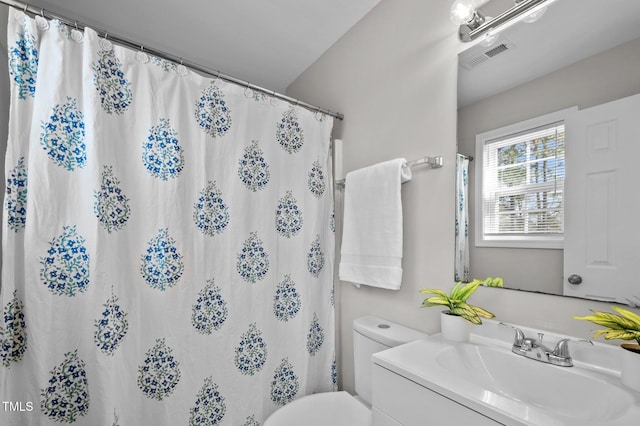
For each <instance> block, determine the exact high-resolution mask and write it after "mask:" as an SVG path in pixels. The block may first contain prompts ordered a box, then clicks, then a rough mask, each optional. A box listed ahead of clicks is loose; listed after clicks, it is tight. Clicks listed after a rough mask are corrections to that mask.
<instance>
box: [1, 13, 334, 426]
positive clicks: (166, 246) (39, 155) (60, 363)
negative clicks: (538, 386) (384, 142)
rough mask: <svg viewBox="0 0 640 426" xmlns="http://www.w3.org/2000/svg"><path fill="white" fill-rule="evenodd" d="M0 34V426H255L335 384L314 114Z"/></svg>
mask: <svg viewBox="0 0 640 426" xmlns="http://www.w3.org/2000/svg"><path fill="white" fill-rule="evenodd" d="M8 25H9V28H8V35H9V36H8V53H9V64H8V65H9V72H10V77H11V104H10V108H11V120H10V123H9V142H8V147H7V165H8V166H7V170H6V176H5V178H6V183H7V191H6V194H5V199H4V214H3V228H2V232H3V237H4V239H3V269H2V286H1V287H0V306H2V309H3V317H2V318H0V359H1V360H2V365H1V366H0V389H2V390H3V392H4V393H3V399H5V400H11V401H31V402H32V403H33V407H34V410H33V411H32V412H29V413H20V412H5V413H3V414H2V421H1V422H2V424H3V425H5V424H6V425H8V426H9V425H20V426H32V425H41V424H45V423H46V424H49V423H52V422H57V423H62V424H73V423H77V424H83V425H118V426H131V425H151V424H152V425H154V426H165V425H167V426H168V425H172V426H173V425H178V424H179V425H186V424H189V425H218V424H229V425H232V424H233V425H243V426H257V425H259V424H261V423H262V422H263V421H264V420H265V419H266V418H267V417H268V416H269V415H270V414H271V413H272V412H273V411H275V410H276V409H277V408H279V407H281V406H282V405H284V404H287V403H289V402H291V401H293V400H295V399H297V398H300V397H302V396H304V395H306V394H309V393H314V392H324V391H332V390H336V388H337V367H336V363H335V346H334V338H335V335H334V327H335V324H334V301H333V266H334V263H333V262H334V251H333V247H334V231H335V215H334V209H333V185H332V182H331V167H332V165H331V158H330V155H329V152H330V150H329V142H330V134H331V128H332V120H330V119H327V117H326V116H325V115H323V114H318V113H313V112H311V111H308V110H306V109H304V108H299V107H297V106H294V105H291V104H289V103H287V102H284V101H280V100H275V99H271V97H270V96H268V95H265V94H263V93H260V92H256V91H254V90H251V89H247V88H246V87H241V86H237V85H234V84H231V83H226V82H224V81H222V80H220V79H209V78H205V77H203V76H201V75H199V74H197V73H193V72H190V71H187V72H184V67H181V66H176V64H173V63H171V62H169V61H166V60H161V59H159V58H153V57H149V56H148V55H146V54H144V53H142V52H135V51H132V50H130V49H127V48H124V47H122V46H117V45H113V44H111V43H108V42H106V41H105V40H100V39H99V37H98V36H97V34H96V32H95V31H93V30H91V29H86V30H85V31H84V33H79V32H77V31H76V30H75V29H71V30H70V29H69V28H67V27H66V26H65V25H64V24H62V23H60V22H58V21H53V22H51V25H42V23H41V25H36V22H35V20H34V19H31V18H29V17H27V16H26V15H24V13H22V12H21V11H17V10H14V9H11V11H10V16H9V23H8ZM36 83H37V84H36ZM274 171H277V173H275V172H274Z"/></svg>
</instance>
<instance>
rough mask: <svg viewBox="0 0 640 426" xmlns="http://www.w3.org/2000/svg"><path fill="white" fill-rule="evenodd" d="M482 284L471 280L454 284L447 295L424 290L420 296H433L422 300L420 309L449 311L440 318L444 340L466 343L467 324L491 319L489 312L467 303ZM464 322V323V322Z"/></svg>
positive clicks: (431, 289) (428, 289)
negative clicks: (435, 308) (429, 308)
mask: <svg viewBox="0 0 640 426" xmlns="http://www.w3.org/2000/svg"><path fill="white" fill-rule="evenodd" d="M481 284H482V281H480V280H473V281H471V282H470V283H467V284H463V283H462V282H458V283H456V284H455V285H454V286H453V288H452V289H451V292H450V293H449V294H448V295H447V294H446V293H445V292H444V291H442V290H438V289H433V288H424V289H422V290H420V293H421V294H433V296H431V297H428V298H426V299H424V301H423V302H422V307H429V306H447V307H448V308H449V309H448V310H445V311H443V312H442V314H441V316H440V320H441V328H442V335H443V337H444V338H445V339H448V340H453V341H456V342H466V341H467V340H469V323H471V324H482V320H481V319H480V317H484V318H493V317H495V315H493V314H492V313H491V312H489V311H487V310H486V309H482V308H481V307H479V306H473V305H470V304H468V303H467V299H468V298H469V296H471V295H472V294H473V293H474V292H475V291H476V289H477V288H478V287H479V286H480V285H481ZM465 320H466V321H465Z"/></svg>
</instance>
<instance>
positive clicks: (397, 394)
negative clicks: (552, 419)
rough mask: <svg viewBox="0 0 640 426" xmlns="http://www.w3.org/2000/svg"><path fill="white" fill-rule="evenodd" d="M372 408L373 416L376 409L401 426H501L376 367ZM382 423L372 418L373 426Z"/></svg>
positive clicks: (383, 421)
mask: <svg viewBox="0 0 640 426" xmlns="http://www.w3.org/2000/svg"><path fill="white" fill-rule="evenodd" d="M373 408H374V414H375V410H379V411H381V412H382V413H384V414H386V415H387V416H388V417H391V419H393V420H395V421H396V422H397V423H399V424H401V425H404V426H425V425H433V426H460V425H473V426H498V425H502V423H499V422H496V421H494V420H492V419H490V418H488V417H486V416H484V415H483V414H480V413H478V412H476V411H473V410H471V409H469V408H467V407H465V406H464V405H461V404H458V403H457V402H455V401H453V400H451V399H449V398H445V397H444V396H442V395H440V394H438V393H436V392H433V391H432V390H430V389H427V388H425V387H423V386H420V385H419V384H417V383H415V382H412V381H411V380H408V379H405V378H404V377H402V376H399V375H398V374H396V373H393V372H391V371H389V370H387V369H386V368H383V367H380V366H379V365H377V364H374V367H373ZM386 420H387V419H385V418H384V417H382V416H378V417H376V416H375V415H374V416H373V426H388V425H389V423H388V422H387V423H385V421H386ZM391 424H392V425H393V424H394V423H391Z"/></svg>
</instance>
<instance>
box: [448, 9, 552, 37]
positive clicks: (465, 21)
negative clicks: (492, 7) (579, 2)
mask: <svg viewBox="0 0 640 426" xmlns="http://www.w3.org/2000/svg"><path fill="white" fill-rule="evenodd" d="M514 1H515V4H514V6H513V7H511V8H510V9H508V10H505V11H504V12H502V13H501V14H499V15H498V16H496V17H495V18H493V19H485V17H484V16H483V15H482V13H481V12H480V11H478V9H477V8H476V7H475V1H474V0H456V1H455V2H454V3H453V5H452V6H451V21H452V22H453V23H454V24H456V25H459V26H460V30H459V33H458V34H459V37H460V40H461V41H463V42H470V41H474V40H476V39H477V38H479V37H480V36H482V35H484V34H486V33H488V32H490V33H491V35H490V36H489V39H491V38H493V37H495V36H496V34H497V33H499V32H500V31H503V30H505V29H506V28H508V27H510V26H511V25H513V24H515V23H516V22H520V21H525V22H534V21H536V20H538V19H540V17H541V16H542V15H543V14H544V12H545V10H546V8H547V7H548V6H549V5H550V4H551V3H553V2H554V1H555V0H514Z"/></svg>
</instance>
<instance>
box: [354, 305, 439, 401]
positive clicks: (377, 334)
mask: <svg viewBox="0 0 640 426" xmlns="http://www.w3.org/2000/svg"><path fill="white" fill-rule="evenodd" d="M426 336H427V335H426V334H424V333H421V332H419V331H417V330H414V329H411V328H408V327H405V326H403V325H399V324H395V323H393V322H391V321H387V320H384V319H382V318H378V317H375V316H372V315H369V316H366V317H361V318H357V319H355V320H354V321H353V366H354V375H355V383H356V393H357V394H358V396H359V397H360V398H361V399H362V400H363V401H364V402H366V403H367V404H368V405H371V374H372V373H371V367H372V361H371V355H373V354H374V353H376V352H380V351H384V350H385V349H389V348H392V347H394V346H398V345H402V344H404V343H409V342H413V341H414V340H418V339H423V338H425V337H426Z"/></svg>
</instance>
